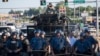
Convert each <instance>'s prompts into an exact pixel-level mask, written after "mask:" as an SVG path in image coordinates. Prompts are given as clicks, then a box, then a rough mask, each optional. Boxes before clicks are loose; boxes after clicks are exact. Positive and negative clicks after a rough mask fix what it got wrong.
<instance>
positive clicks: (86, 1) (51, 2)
mask: <svg viewBox="0 0 100 56" xmlns="http://www.w3.org/2000/svg"><path fill="white" fill-rule="evenodd" d="M98 2H100V1H98ZM47 3H59V2H47ZM68 3H69V4H70V3H73V1H69V2H68ZM85 3H96V1H85ZM77 4H84V3H77ZM70 5H74V4H70ZM28 8H34V7H16V8H0V9H28Z"/></svg>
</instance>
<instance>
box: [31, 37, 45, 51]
mask: <svg viewBox="0 0 100 56" xmlns="http://www.w3.org/2000/svg"><path fill="white" fill-rule="evenodd" d="M30 44H31V47H32V49H33V50H43V49H44V47H45V46H46V41H45V40H44V39H43V38H40V37H33V38H32V39H31V41H30Z"/></svg>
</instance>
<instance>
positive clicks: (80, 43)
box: [74, 34, 91, 56]
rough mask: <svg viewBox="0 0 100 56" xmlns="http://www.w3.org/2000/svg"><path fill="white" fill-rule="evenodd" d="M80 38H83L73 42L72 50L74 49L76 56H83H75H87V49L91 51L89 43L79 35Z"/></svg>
mask: <svg viewBox="0 0 100 56" xmlns="http://www.w3.org/2000/svg"><path fill="white" fill-rule="evenodd" d="M80 36H81V38H83V39H82V40H81V39H79V40H77V41H76V42H75V44H74V48H75V50H74V51H75V52H76V53H77V54H83V55H77V56H84V55H85V54H86V55H88V49H91V45H90V42H88V41H87V40H85V36H84V34H83V35H80Z"/></svg>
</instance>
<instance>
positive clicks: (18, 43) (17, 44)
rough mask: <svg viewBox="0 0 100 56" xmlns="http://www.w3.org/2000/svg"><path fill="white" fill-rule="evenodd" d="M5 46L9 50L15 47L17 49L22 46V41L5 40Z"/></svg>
mask: <svg viewBox="0 0 100 56" xmlns="http://www.w3.org/2000/svg"><path fill="white" fill-rule="evenodd" d="M6 47H7V48H8V49H10V50H12V51H13V50H16V49H19V48H22V42H21V41H20V40H12V39H9V40H8V41H7V42H6Z"/></svg>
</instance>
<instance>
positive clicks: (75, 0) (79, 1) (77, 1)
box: [73, 0, 85, 4]
mask: <svg viewBox="0 0 100 56" xmlns="http://www.w3.org/2000/svg"><path fill="white" fill-rule="evenodd" d="M73 3H76V4H77V3H85V0H74V2H73Z"/></svg>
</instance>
